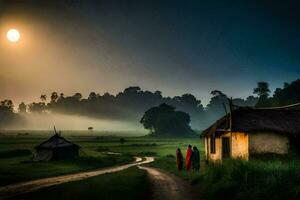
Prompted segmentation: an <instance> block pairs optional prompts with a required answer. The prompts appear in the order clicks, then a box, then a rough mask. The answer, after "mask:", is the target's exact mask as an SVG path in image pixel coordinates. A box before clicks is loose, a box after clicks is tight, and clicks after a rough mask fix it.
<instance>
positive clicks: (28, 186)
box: [0, 157, 154, 199]
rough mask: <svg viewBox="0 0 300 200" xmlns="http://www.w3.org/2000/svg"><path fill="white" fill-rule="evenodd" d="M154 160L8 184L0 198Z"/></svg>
mask: <svg viewBox="0 0 300 200" xmlns="http://www.w3.org/2000/svg"><path fill="white" fill-rule="evenodd" d="M153 161H154V158H153V157H145V160H142V158H140V157H136V158H135V162H134V163H130V164H126V165H121V166H116V167H110V168H105V169H99V170H94V171H88V172H80V173H75V174H69V175H62V176H57V177H51V178H43V179H38V180H33V181H27V182H22V183H17V184H12V185H8V186H4V187H0V199H5V198H10V197H13V196H16V195H19V194H23V193H27V192H32V191H34V190H38V189H40V188H44V187H49V186H53V185H58V184H61V183H66V182H71V181H78V180H83V179H86V178H90V177H94V176H98V175H101V174H107V173H113V172H118V171H122V170H124V169H127V168H129V167H133V166H137V165H141V164H146V163H150V162H153Z"/></svg>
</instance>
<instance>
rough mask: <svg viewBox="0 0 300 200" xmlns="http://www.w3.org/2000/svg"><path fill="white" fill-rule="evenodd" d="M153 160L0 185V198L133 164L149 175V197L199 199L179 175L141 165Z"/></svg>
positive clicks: (140, 159)
mask: <svg viewBox="0 0 300 200" xmlns="http://www.w3.org/2000/svg"><path fill="white" fill-rule="evenodd" d="M153 161H154V158H153V157H145V158H144V160H143V159H142V158H140V157H136V158H135V162H133V163H130V164H126V165H121V166H116V167H110V168H105V169H99V170H94V171H88V172H80V173H75V174H69V175H62V176H56V177H50V178H43V179H38V180H33V181H27V182H23V183H17V184H12V185H8V186H4V187H0V199H6V198H12V197H15V196H17V195H20V194H23V193H28V192H32V191H35V190H38V189H40V188H44V187H49V186H53V185H58V184H62V183H67V182H72V181H78V180H83V179H87V178H90V177H94V176H98V175H102V174H107V173H113V172H118V171H122V170H125V169H128V168H130V167H133V166H138V168H139V169H141V170H145V171H147V173H148V175H149V180H150V184H151V196H150V199H153V200H185V199H189V200H199V192H198V191H197V190H195V189H194V188H193V187H192V186H191V185H189V184H188V183H187V182H185V181H183V180H181V179H180V178H179V177H176V176H175V175H173V174H170V173H168V172H165V171H163V170H160V169H157V168H152V167H146V166H141V165H143V164H147V163H150V162H153Z"/></svg>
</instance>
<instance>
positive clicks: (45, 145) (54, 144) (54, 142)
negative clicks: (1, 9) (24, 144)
mask: <svg viewBox="0 0 300 200" xmlns="http://www.w3.org/2000/svg"><path fill="white" fill-rule="evenodd" d="M63 147H75V148H79V146H78V145H77V144H74V143H72V142H70V141H68V140H66V139H65V138H64V137H62V136H60V135H59V134H57V133H56V134H55V135H54V136H52V137H50V138H49V139H48V140H46V141H44V142H42V143H41V144H39V145H38V146H36V147H35V149H56V148H63Z"/></svg>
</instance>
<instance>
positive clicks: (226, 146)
mask: <svg viewBox="0 0 300 200" xmlns="http://www.w3.org/2000/svg"><path fill="white" fill-rule="evenodd" d="M222 157H223V158H228V157H230V143H229V137H223V138H222Z"/></svg>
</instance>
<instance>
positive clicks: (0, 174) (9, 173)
mask: <svg viewBox="0 0 300 200" xmlns="http://www.w3.org/2000/svg"><path fill="white" fill-rule="evenodd" d="M44 134H45V135H38V134H37V133H34V134H29V135H23V134H22V135H18V134H17V133H14V134H6V135H1V136H0V165H1V168H0V185H7V184H11V183H15V182H21V181H25V180H31V179H37V178H41V177H50V176H55V175H61V174H68V173H74V172H78V171H85V170H91V169H95V168H102V167H107V166H113V165H118V164H122V163H128V162H131V161H132V156H133V155H140V156H144V155H145V156H147V155H148V156H156V157H162V156H166V155H174V154H175V150H176V148H177V147H178V146H179V147H181V148H182V149H185V148H186V146H187V145H188V144H192V145H197V146H198V147H200V148H201V147H202V146H201V145H202V142H201V140H200V139H199V138H195V139H153V138H147V137H125V142H124V143H121V142H120V137H116V136H93V135H92V136H91V135H89V136H80V135H79V134H78V132H76V135H72V132H68V134H66V135H64V136H65V137H66V138H67V139H69V140H70V141H72V142H74V143H76V144H78V145H80V146H81V152H80V158H79V159H77V160H75V161H51V162H31V160H32V158H33V156H34V153H35V150H34V147H35V146H36V145H38V144H39V143H41V142H42V141H44V140H45V139H47V138H48V137H49V136H50V135H51V134H49V133H44ZM107 152H118V153H121V155H107Z"/></svg>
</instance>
